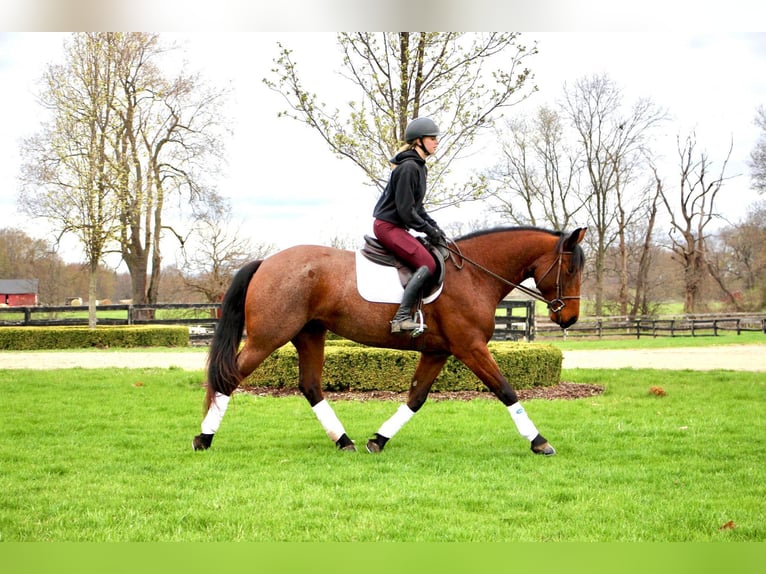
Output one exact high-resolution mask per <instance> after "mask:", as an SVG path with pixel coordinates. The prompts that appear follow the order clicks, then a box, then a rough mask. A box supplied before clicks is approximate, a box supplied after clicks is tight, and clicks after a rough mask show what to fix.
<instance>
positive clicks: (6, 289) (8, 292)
mask: <svg viewBox="0 0 766 574" xmlns="http://www.w3.org/2000/svg"><path fill="white" fill-rule="evenodd" d="M38 283H39V281H38V280H37V279H0V305H8V306H9V307H28V306H30V305H37V287H38Z"/></svg>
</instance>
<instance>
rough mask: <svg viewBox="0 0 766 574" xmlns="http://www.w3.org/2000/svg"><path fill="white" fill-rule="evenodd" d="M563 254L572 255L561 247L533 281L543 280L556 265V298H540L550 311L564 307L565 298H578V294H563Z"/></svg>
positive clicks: (555, 311) (556, 310)
mask: <svg viewBox="0 0 766 574" xmlns="http://www.w3.org/2000/svg"><path fill="white" fill-rule="evenodd" d="M564 255H570V256H571V255H572V252H571V251H564V250H563V248H560V249H559V252H558V256H557V257H556V261H554V262H553V263H551V265H550V267H548V269H547V270H546V271H545V273H543V276H542V277H540V280H539V281H538V280H537V279H535V283H537V284H540V283H542V282H543V279H545V278H546V277H547V276H548V273H550V272H551V271H552V270H553V268H554V267H556V298H555V299H552V300H551V301H547V300H545V298H541V299H540V300H541V301H543V302H544V303H546V304H547V305H548V309H550V310H551V312H552V313H559V312H560V311H561V310H562V309H563V308H564V307H566V303H565V302H564V301H565V300H566V299H579V298H580V296H579V295H564V294H563V292H562V289H561V265H562V260H563V258H564Z"/></svg>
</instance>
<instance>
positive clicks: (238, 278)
mask: <svg viewBox="0 0 766 574" xmlns="http://www.w3.org/2000/svg"><path fill="white" fill-rule="evenodd" d="M261 263H262V260H256V261H251V262H250V263H248V264H247V265H245V266H244V267H242V268H241V269H240V270H239V271H237V273H236V274H235V275H234V279H232V280H231V284H230V285H229V288H228V290H227V291H226V295H224V297H223V301H222V302H221V316H220V319H219V320H218V325H217V326H216V329H215V333H214V334H213V342H212V343H211V344H210V352H209V354H208V359H207V392H206V393H205V412H207V410H208V409H209V408H210V405H211V403H212V402H213V399H214V398H215V394H216V393H223V394H225V395H230V394H231V393H233V392H234V389H236V388H237V387H238V386H239V383H240V381H241V380H242V375H241V374H240V372H239V368H238V367H237V353H238V352H239V344H240V343H241V342H242V330H243V328H244V326H245V296H246V295H247V286H248V285H249V284H250V280H251V279H252V278H253V275H254V274H255V272H256V271H257V270H258V267H260V265H261Z"/></svg>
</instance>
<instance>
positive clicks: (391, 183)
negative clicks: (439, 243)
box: [372, 150, 438, 233]
mask: <svg viewBox="0 0 766 574" xmlns="http://www.w3.org/2000/svg"><path fill="white" fill-rule="evenodd" d="M391 163H393V164H394V165H396V167H395V168H394V170H393V171H392V172H391V177H390V179H389V180H388V185H386V188H385V189H384V190H383V194H382V195H381V196H380V199H378V203H377V204H376V205H375V209H374V210H373V212H372V215H373V217H375V218H376V219H382V220H383V221H388V222H389V223H393V224H394V225H398V226H399V227H404V228H405V229H414V230H415V231H420V232H421V233H428V232H429V231H433V230H434V229H438V226H437V225H436V222H435V221H434V220H433V219H431V218H430V217H429V215H428V214H427V213H426V211H425V209H423V200H424V199H425V195H426V175H427V173H428V168H426V162H425V161H424V160H423V158H421V157H420V155H418V152H416V151H415V150H407V151H403V152H401V153H399V154H397V155H396V157H394V159H392V160H391Z"/></svg>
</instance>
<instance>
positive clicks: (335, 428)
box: [292, 323, 356, 451]
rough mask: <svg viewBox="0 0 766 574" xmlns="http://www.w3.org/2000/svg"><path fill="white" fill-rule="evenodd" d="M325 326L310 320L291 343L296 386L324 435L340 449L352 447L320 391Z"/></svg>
mask: <svg viewBox="0 0 766 574" xmlns="http://www.w3.org/2000/svg"><path fill="white" fill-rule="evenodd" d="M326 335H327V330H326V329H325V328H324V327H322V326H321V325H318V324H312V323H309V324H308V325H306V326H305V327H304V328H303V330H302V331H301V332H300V333H298V335H296V336H295V338H293V340H292V343H293V345H295V348H296V350H297V351H298V373H299V375H298V377H299V378H298V388H299V389H300V391H301V392H302V393H303V396H304V397H306V400H308V402H309V405H311V410H313V411H314V414H315V415H316V417H317V419H319V422H320V424H321V425H322V427H323V428H324V430H325V432H326V433H327V436H328V437H329V438H330V440H332V441H333V442H334V443H335V445H336V446H337V447H338V448H339V449H340V450H346V451H355V450H356V447H355V446H354V441H352V440H351V439H350V438H349V437H348V435H347V434H346V430H345V429H344V428H343V423H341V422H340V419H338V417H337V415H336V414H335V411H334V410H333V408H332V407H331V406H330V403H328V402H327V400H326V399H325V398H324V394H323V393H322V366H323V364H324V344H325V336H326Z"/></svg>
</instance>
